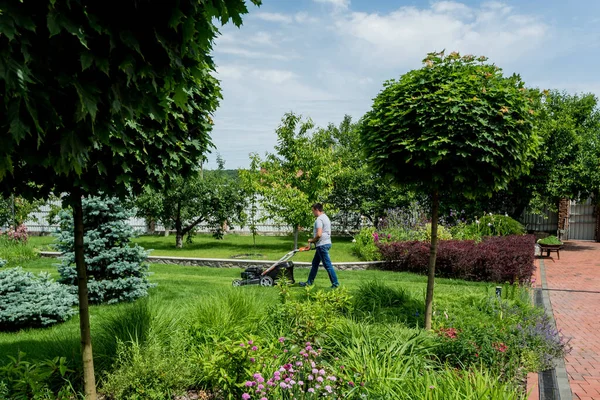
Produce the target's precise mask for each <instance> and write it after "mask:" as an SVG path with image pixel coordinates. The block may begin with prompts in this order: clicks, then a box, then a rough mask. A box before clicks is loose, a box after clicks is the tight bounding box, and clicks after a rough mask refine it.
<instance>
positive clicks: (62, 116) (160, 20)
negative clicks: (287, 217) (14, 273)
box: [0, 0, 260, 400]
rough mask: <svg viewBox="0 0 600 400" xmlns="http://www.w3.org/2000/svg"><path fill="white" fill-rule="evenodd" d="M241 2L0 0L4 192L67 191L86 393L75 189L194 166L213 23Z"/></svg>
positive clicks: (206, 105) (208, 96) (236, 14)
mask: <svg viewBox="0 0 600 400" xmlns="http://www.w3.org/2000/svg"><path fill="white" fill-rule="evenodd" d="M250 2H252V3H254V4H256V5H258V4H259V3H260V0H250ZM246 3H247V2H246V1H244V0H206V1H178V2H162V1H153V0H149V1H137V0H123V1H111V0H108V1H85V0H71V1H67V2H61V1H56V0H44V1H31V0H22V1H12V0H0V10H1V11H0V93H1V95H0V115H1V117H0V138H1V140H0V141H1V143H2V146H1V147H0V192H1V193H2V194H4V195H10V194H12V193H18V194H19V195H21V196H24V197H29V198H42V197H45V196H48V195H49V194H50V193H51V192H54V193H57V194H58V193H68V194H69V195H68V196H67V197H66V198H65V201H66V203H67V204H69V205H70V206H71V207H72V208H73V211H74V217H75V219H74V222H75V223H74V230H75V259H76V266H77V280H78V288H79V294H78V295H79V314H80V328H81V343H82V353H83V370H84V383H85V395H86V398H87V399H91V400H94V399H96V390H95V378H94V367H93V357H92V345H91V336H90V323H89V310H88V299H87V297H88V296H87V277H86V268H85V264H84V253H83V216H82V202H81V198H82V196H87V195H89V194H98V193H104V194H106V195H117V196H121V197H124V196H126V195H128V194H130V193H132V192H133V193H135V192H137V191H139V190H140V189H141V187H142V185H143V184H146V185H155V186H157V187H160V186H162V185H163V184H164V183H165V182H169V181H170V180H171V178H172V177H174V176H182V175H183V176H185V175H186V174H188V173H191V172H192V171H193V170H194V169H195V168H196V166H197V165H198V164H199V160H200V159H201V158H202V157H203V155H204V154H205V153H206V152H207V150H208V148H209V146H210V145H211V144H210V137H209V132H210V131H211V129H212V120H211V114H212V113H213V112H214V111H215V109H216V108H217V105H218V101H219V98H220V96H221V92H220V89H219V83H218V81H217V80H216V79H215V78H214V77H213V76H212V72H213V71H214V63H213V60H212V58H211V57H210V52H211V50H212V44H213V40H214V39H215V37H216V35H217V34H218V30H217V26H216V25H215V24H217V23H219V22H220V23H221V24H225V23H227V22H228V21H232V22H233V23H234V24H236V25H238V26H239V25H241V23H242V20H241V16H242V15H243V14H245V13H247V12H248V10H247V7H246Z"/></svg>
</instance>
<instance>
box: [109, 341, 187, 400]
mask: <svg viewBox="0 0 600 400" xmlns="http://www.w3.org/2000/svg"><path fill="white" fill-rule="evenodd" d="M185 343H186V340H185V338H184V337H180V336H175V338H174V340H171V341H170V343H169V344H166V343H162V341H160V340H156V338H154V337H152V338H151V339H149V340H148V341H147V342H146V343H145V344H141V343H140V342H138V341H135V340H133V341H131V342H121V341H119V343H118V349H117V357H116V362H115V365H114V370H113V371H111V372H110V373H109V374H107V375H106V376H105V377H104V382H103V385H102V389H101V392H103V393H105V394H107V395H108V397H109V398H111V399H124V400H146V399H148V400H163V399H170V398H173V396H175V395H179V394H182V393H183V392H184V391H185V390H186V389H188V388H189V387H191V386H192V385H193V383H194V380H195V379H194V376H195V372H194V370H195V369H196V368H197V367H196V366H195V365H192V364H191V362H190V359H189V356H188V355H187V353H186V350H185Z"/></svg>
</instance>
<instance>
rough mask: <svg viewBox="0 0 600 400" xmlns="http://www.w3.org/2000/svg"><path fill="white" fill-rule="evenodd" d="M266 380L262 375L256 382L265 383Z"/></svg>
mask: <svg viewBox="0 0 600 400" xmlns="http://www.w3.org/2000/svg"><path fill="white" fill-rule="evenodd" d="M264 381H265V378H263V377H262V376H261V377H260V378H258V379H257V380H256V382H258V383H263V382H264Z"/></svg>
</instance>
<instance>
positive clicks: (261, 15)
mask: <svg viewBox="0 0 600 400" xmlns="http://www.w3.org/2000/svg"><path fill="white" fill-rule="evenodd" d="M251 16H253V17H255V18H258V19H262V20H263V21H268V22H281V23H285V24H289V23H290V22H292V17H290V16H289V15H286V14H281V13H270V12H257V13H253V14H251Z"/></svg>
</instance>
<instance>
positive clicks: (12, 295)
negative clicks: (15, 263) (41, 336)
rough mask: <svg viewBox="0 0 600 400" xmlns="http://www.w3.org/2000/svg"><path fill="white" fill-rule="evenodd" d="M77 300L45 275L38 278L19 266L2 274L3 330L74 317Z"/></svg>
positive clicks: (0, 324) (0, 309) (0, 322)
mask: <svg viewBox="0 0 600 400" xmlns="http://www.w3.org/2000/svg"><path fill="white" fill-rule="evenodd" d="M76 302H77V297H76V296H75V295H74V294H72V293H71V292H70V290H69V288H68V287H67V286H65V285H61V284H60V283H57V282H55V281H54V280H52V279H51V278H50V275H49V274H48V273H46V272H42V273H41V274H40V275H39V276H37V277H36V276H35V275H33V274H32V273H31V272H25V271H23V270H22V269H21V268H20V267H17V268H11V269H5V270H2V271H0V331H15V330H19V329H23V328H39V327H45V326H49V325H52V324H55V323H58V322H63V321H66V320H67V319H69V318H70V317H71V316H73V314H75V312H76V309H74V308H73V305H74V304H75V303H76Z"/></svg>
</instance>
